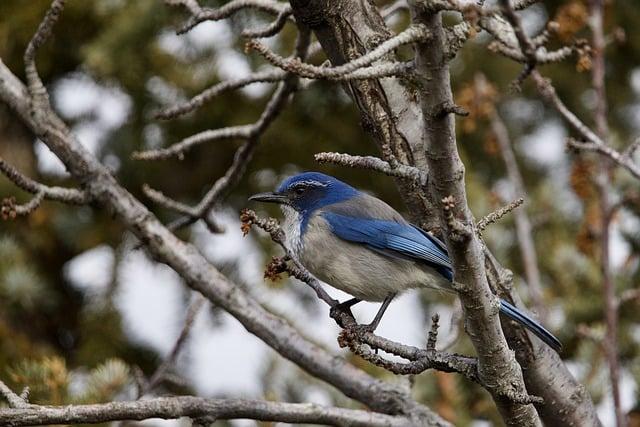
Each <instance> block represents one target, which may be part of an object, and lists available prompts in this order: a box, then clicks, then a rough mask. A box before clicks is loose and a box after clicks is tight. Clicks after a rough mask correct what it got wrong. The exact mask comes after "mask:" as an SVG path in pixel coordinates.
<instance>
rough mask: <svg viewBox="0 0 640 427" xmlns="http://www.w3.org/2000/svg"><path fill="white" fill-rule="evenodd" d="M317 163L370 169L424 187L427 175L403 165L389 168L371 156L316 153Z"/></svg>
mask: <svg viewBox="0 0 640 427" xmlns="http://www.w3.org/2000/svg"><path fill="white" fill-rule="evenodd" d="M314 159H315V160H316V162H319V163H335V164H337V165H342V166H348V167H350V168H361V169H370V170H374V171H377V172H382V173H383V174H385V175H389V176H397V177H399V178H405V179H408V180H411V181H414V182H416V183H418V184H420V185H426V183H427V180H428V175H427V174H426V173H424V172H422V171H421V170H420V169H418V168H416V167H414V166H409V165H403V164H397V165H396V166H395V167H393V166H391V165H390V164H389V162H385V161H384V160H382V159H380V158H378V157H373V156H352V155H350V154H343V153H318V154H316V155H315V156H314Z"/></svg>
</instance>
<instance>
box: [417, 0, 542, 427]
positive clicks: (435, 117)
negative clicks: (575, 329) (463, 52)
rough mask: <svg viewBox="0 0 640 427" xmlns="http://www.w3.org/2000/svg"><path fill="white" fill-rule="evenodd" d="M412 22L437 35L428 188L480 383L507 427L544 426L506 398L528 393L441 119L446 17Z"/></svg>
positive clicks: (448, 120)
mask: <svg viewBox="0 0 640 427" xmlns="http://www.w3.org/2000/svg"><path fill="white" fill-rule="evenodd" d="M412 19H413V21H414V22H416V23H419V24H423V25H425V26H427V27H428V28H429V30H430V32H431V34H432V38H431V40H430V42H429V43H428V44H426V43H419V44H417V45H416V65H417V68H418V74H419V75H420V83H421V85H422V87H421V90H420V91H419V96H420V102H421V106H422V111H423V117H424V125H425V128H426V133H425V141H424V142H425V150H426V156H427V161H428V164H429V171H430V176H431V179H430V181H429V182H430V185H429V187H430V192H431V195H432V199H433V200H441V201H442V202H443V203H445V206H444V209H443V210H441V211H440V221H441V223H443V224H449V229H448V230H447V232H446V233H445V241H446V243H447V249H448V252H449V256H450V258H451V260H452V264H453V269H454V280H455V282H456V284H457V290H458V294H459V297H460V300H461V301H462V307H463V310H464V314H465V319H466V326H467V332H468V334H469V336H470V338H471V341H472V342H473V344H474V347H475V348H476V351H477V353H478V363H479V365H478V372H479V377H480V379H481V381H482V382H483V383H484V384H485V385H486V386H488V391H489V392H490V393H491V395H492V396H493V399H494V401H495V402H496V404H497V406H498V409H499V411H500V413H501V415H502V418H503V420H504V422H505V423H506V424H507V425H512V426H540V425H541V422H540V419H539V418H538V414H537V413H536V410H535V408H534V407H533V406H532V405H526V404H520V403H515V402H513V400H511V399H508V398H506V396H515V395H518V396H522V395H527V391H526V387H525V385H524V379H523V376H522V372H521V370H520V366H519V365H518V363H517V362H516V359H515V357H514V354H513V353H512V352H511V351H510V350H509V348H508V347H507V343H506V340H505V338H504V335H503V333H502V329H501V326H500V320H499V317H498V301H497V299H496V297H495V296H494V295H493V294H492V292H491V289H490V288H489V283H488V282H487V277H486V273H485V270H484V254H483V250H482V245H481V243H480V241H479V240H478V237H477V234H476V233H475V227H474V220H473V216H472V214H471V212H470V210H469V207H468V205H467V197H466V190H465V185H464V165H463V164H462V161H461V160H460V157H459V155H458V150H457V146H456V136H455V128H454V125H455V124H454V116H453V115H452V114H440V113H439V111H442V106H445V105H452V104H453V96H452V93H451V83H450V75H449V66H448V62H447V57H446V52H445V46H444V44H445V42H446V38H445V34H444V29H443V26H442V17H441V15H440V14H439V13H431V12H425V11H423V10H421V9H420V8H416V7H414V8H413V10H412ZM445 201H446V202H445ZM454 224H456V226H455V227H454V226H453V225H454Z"/></svg>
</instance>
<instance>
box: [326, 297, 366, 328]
mask: <svg viewBox="0 0 640 427" xmlns="http://www.w3.org/2000/svg"><path fill="white" fill-rule="evenodd" d="M359 302H360V300H359V299H357V298H352V299H350V300H347V301H344V302H341V303H340V304H338V305H335V306H333V307H331V309H330V310H329V316H330V317H331V318H332V319H333V320H335V321H336V322H337V323H338V325H339V326H340V327H341V328H344V327H345V326H346V325H345V324H344V322H343V320H344V319H343V316H345V315H346V316H348V317H350V318H351V319H353V320H354V321H355V317H354V316H353V313H352V312H351V307H352V306H353V305H354V304H357V303H359ZM354 323H355V322H354Z"/></svg>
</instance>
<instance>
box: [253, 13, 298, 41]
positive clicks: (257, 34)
mask: <svg viewBox="0 0 640 427" xmlns="http://www.w3.org/2000/svg"><path fill="white" fill-rule="evenodd" d="M292 14H293V10H291V6H289V7H288V8H285V9H282V11H281V12H280V13H279V14H278V16H277V17H276V20H275V21H273V22H272V23H271V24H269V25H267V26H266V27H264V28H257V29H254V30H250V29H246V30H243V31H242V36H243V37H247V38H265V37H272V36H275V35H276V34H278V33H279V32H280V30H282V29H283V28H284V26H285V24H286V23H287V21H288V20H289V17H290V16H291V15H292Z"/></svg>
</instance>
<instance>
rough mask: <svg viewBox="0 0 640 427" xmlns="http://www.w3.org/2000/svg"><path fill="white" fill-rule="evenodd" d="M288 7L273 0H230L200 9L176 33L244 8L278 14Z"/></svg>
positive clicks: (222, 17) (286, 4) (225, 16)
mask: <svg viewBox="0 0 640 427" xmlns="http://www.w3.org/2000/svg"><path fill="white" fill-rule="evenodd" d="M289 7H290V6H289V4H288V3H281V2H277V1H273V0H232V1H230V2H229V3H226V4H225V5H224V6H222V7H219V8H217V9H209V8H202V9H200V10H199V11H198V13H197V14H195V15H194V16H193V17H192V18H191V19H190V20H189V22H188V23H187V24H186V25H185V26H184V27H182V28H181V29H180V30H178V34H184V33H186V32H188V31H190V30H191V29H193V28H194V27H195V26H196V25H198V24H200V23H201V22H204V21H219V20H221V19H225V18H228V17H230V16H232V15H234V14H235V13H237V12H239V11H241V10H244V9H254V10H259V11H262V12H267V13H270V14H272V15H279V14H280V13H282V11H283V10H285V9H287V8H289Z"/></svg>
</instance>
